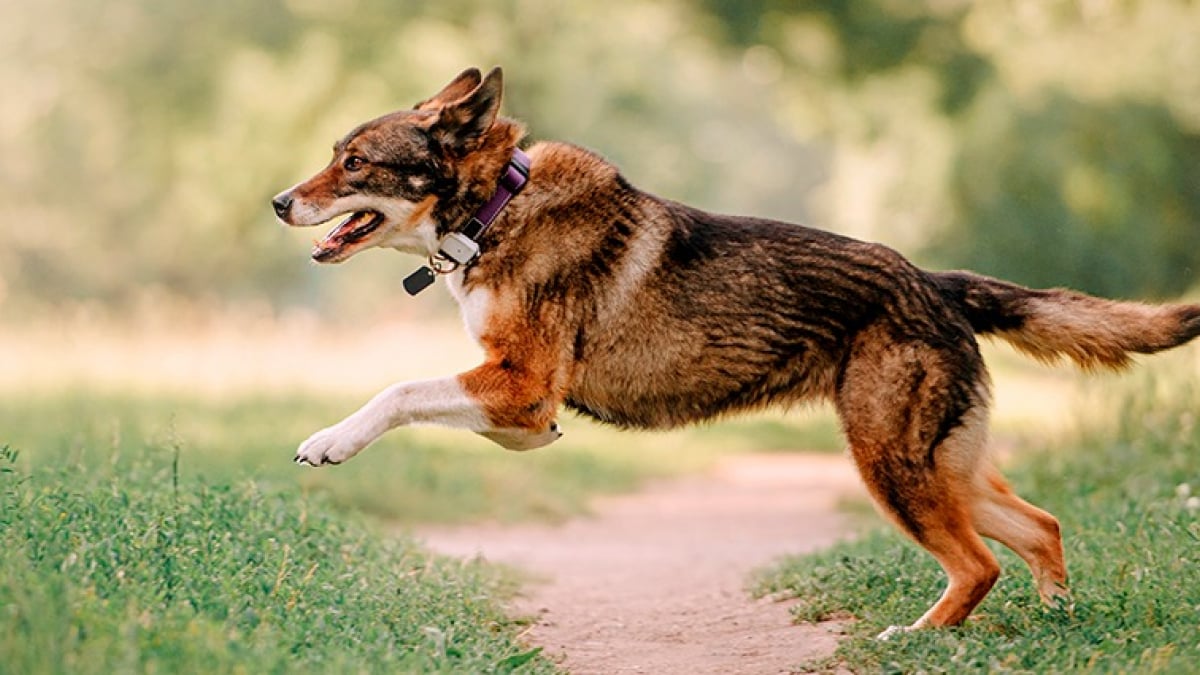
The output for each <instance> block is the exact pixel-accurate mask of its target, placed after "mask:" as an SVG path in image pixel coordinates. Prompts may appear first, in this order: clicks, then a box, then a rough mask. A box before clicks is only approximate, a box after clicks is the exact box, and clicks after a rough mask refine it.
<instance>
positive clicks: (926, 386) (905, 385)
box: [836, 332, 1000, 638]
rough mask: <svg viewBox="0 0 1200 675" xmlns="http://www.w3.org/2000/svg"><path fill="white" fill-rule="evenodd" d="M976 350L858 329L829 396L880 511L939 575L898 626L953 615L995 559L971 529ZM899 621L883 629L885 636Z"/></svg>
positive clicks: (960, 615)
mask: <svg viewBox="0 0 1200 675" xmlns="http://www.w3.org/2000/svg"><path fill="white" fill-rule="evenodd" d="M977 359H978V354H977V352H974V351H973V350H967V353H959V352H957V351H955V350H953V349H947V348H946V347H933V346H930V345H927V344H925V343H921V342H911V343H909V342H905V343H898V342H894V341H891V340H890V339H889V336H887V335H886V334H880V333H878V332H877V334H874V335H870V334H864V335H862V336H860V338H859V341H858V343H857V344H856V345H855V347H854V349H853V352H852V354H851V357H850V359H849V360H848V363H847V365H846V368H845V370H844V372H843V375H842V378H841V381H840V384H839V388H838V391H837V396H836V403H837V406H838V411H839V413H840V414H841V417H842V422H843V425H844V427H845V431H846V436H847V439H848V440H849V442H850V450H851V454H852V455H853V457H854V461H855V463H856V464H857V466H858V470H859V472H860V474H861V475H862V477H863V480H864V482H865V483H866V484H867V488H868V490H869V492H870V494H871V496H872V497H873V498H874V500H875V502H876V503H877V505H878V506H879V508H880V510H881V511H882V512H883V513H884V514H885V515H886V516H887V517H888V518H889V519H890V520H892V521H893V522H894V523H895V524H896V525H897V526H898V527H899V528H900V529H901V530H903V531H904V532H905V533H906V534H908V535H909V536H910V537H912V538H913V539H914V540H915V541H916V542H917V543H919V544H920V545H921V546H923V547H924V548H925V549H926V550H928V551H929V552H930V553H931V554H933V556H934V557H935V558H936V559H937V561H938V563H939V564H940V565H941V567H942V569H943V570H945V572H946V575H947V577H948V578H949V583H948V585H947V587H946V590H945V592H944V593H942V596H941V598H940V599H938V601H937V602H936V603H934V605H933V606H932V607H931V608H930V609H929V610H928V611H927V612H925V614H924V615H922V616H921V618H919V619H917V620H916V621H915V622H914V623H913V624H912V625H910V626H909V627H908V629H915V628H921V627H924V626H947V625H955V624H958V623H960V622H962V621H963V620H964V619H966V618H967V616H968V615H969V614H970V613H971V611H972V610H974V608H975V607H976V606H977V605H978V604H979V603H980V602H981V601H982V600H983V598H984V596H986V595H987V593H988V591H990V590H991V588H992V585H993V584H994V583H995V581H996V579H997V577H998V576H999V574H1000V566H999V563H997V562H996V558H995V556H993V555H992V553H991V551H989V550H988V548H987V546H986V545H985V544H984V543H983V539H982V538H981V537H980V536H979V533H978V532H977V531H976V525H975V522H974V519H973V516H972V491H971V486H972V485H973V483H974V480H973V478H974V475H975V473H976V472H977V471H978V469H979V467H980V466H982V465H983V461H984V457H983V455H984V443H985V440H986V435H987V434H986V424H987V389H986V375H985V374H984V373H983V370H982V361H976V360H977ZM900 630H906V629H904V628H898V627H893V628H891V629H889V630H888V631H885V633H884V634H882V635H881V636H880V637H881V638H885V637H887V636H889V635H891V634H892V633H894V632H896V631H900Z"/></svg>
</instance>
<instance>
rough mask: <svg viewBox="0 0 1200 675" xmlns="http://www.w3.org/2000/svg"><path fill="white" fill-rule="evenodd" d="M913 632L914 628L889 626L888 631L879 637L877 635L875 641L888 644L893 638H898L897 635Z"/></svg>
mask: <svg viewBox="0 0 1200 675" xmlns="http://www.w3.org/2000/svg"><path fill="white" fill-rule="evenodd" d="M911 630H913V628H912V627H911V626H888V627H887V630H885V631H883V632H882V633H880V634H879V635H876V636H875V639H876V640H879V641H881V642H886V641H888V640H891V639H892V638H894V637H896V636H897V635H901V634H903V633H907V632H909V631H911Z"/></svg>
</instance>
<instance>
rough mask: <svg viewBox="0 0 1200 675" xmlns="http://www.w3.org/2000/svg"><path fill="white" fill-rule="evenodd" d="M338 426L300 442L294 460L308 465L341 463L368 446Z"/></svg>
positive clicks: (323, 430)
mask: <svg viewBox="0 0 1200 675" xmlns="http://www.w3.org/2000/svg"><path fill="white" fill-rule="evenodd" d="M339 427H340V425H338V426H332V427H328V428H325V429H322V430H320V431H318V432H317V433H315V434H313V435H312V436H309V437H308V440H306V441H304V442H303V443H301V444H300V447H299V448H298V449H297V450H296V457H295V459H294V461H295V462H296V463H297V464H307V465H308V466H324V465H326V464H341V463H342V462H344V461H346V460H348V459H350V458H351V457H353V456H355V455H357V454H358V453H359V451H360V450H362V449H363V448H365V447H366V446H367V444H366V443H364V442H362V441H360V440H358V439H357V438H356V437H355V436H354V435H353V434H351V433H348V432H347V431H346V430H345V429H341V428H339Z"/></svg>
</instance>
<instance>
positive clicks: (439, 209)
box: [271, 68, 521, 263]
mask: <svg viewBox="0 0 1200 675" xmlns="http://www.w3.org/2000/svg"><path fill="white" fill-rule="evenodd" d="M502 90H503V77H502V73H501V71H500V69H499V68H494V69H493V70H492V71H491V72H489V73H488V74H487V76H486V77H483V76H482V75H481V74H480V72H479V70H477V69H475V68H471V69H468V70H465V71H463V72H462V73H461V74H460V75H459V76H458V77H456V78H454V80H453V81H452V82H450V84H448V85H446V86H445V87H444V88H443V89H442V90H441V91H440V92H438V93H437V94H436V95H435V96H433V97H432V98H429V99H427V100H425V101H422V102H420V103H418V104H417V105H416V107H415V108H414V109H412V110H403V111H399V112H394V113H391V114H389V115H385V116H383V117H380V118H378V119H375V120H372V121H370V122H367V123H366V124H363V125H361V126H359V127H358V128H357V129H355V130H353V131H351V132H350V133H349V134H347V135H346V137H345V138H343V139H342V140H340V141H338V142H337V143H336V144H335V145H334V147H333V160H332V161H331V162H330V163H329V165H328V166H326V167H325V168H324V169H323V170H322V171H321V172H319V173H318V174H317V175H315V176H313V177H312V178H309V179H308V180H306V181H304V182H303V183H300V184H299V185H296V186H295V187H292V188H290V189H288V190H285V191H283V192H282V193H280V194H279V195H277V196H276V197H275V198H274V200H272V202H271V203H272V206H273V207H274V209H275V214H276V215H277V216H278V217H279V219H280V220H281V221H283V222H284V223H285V224H287V225H291V226H294V227H309V226H313V225H320V224H322V223H325V222H328V221H330V220H332V219H334V218H338V217H341V216H348V217H347V218H345V219H344V220H342V221H341V222H340V223H339V224H338V225H337V226H335V227H334V228H333V229H332V230H331V231H330V232H329V234H327V235H326V236H325V238H324V239H322V240H320V241H319V242H317V243H316V245H315V246H314V248H313V251H312V258H313V260H316V261H317V262H322V263H333V262H342V261H344V260H346V259H347V258H349V257H350V256H352V255H354V254H355V253H358V252H359V251H362V250H364V249H368V248H372V247H377V246H382V247H390V248H396V249H400V250H403V251H409V252H412V253H418V254H421V255H428V254H429V253H432V252H433V251H435V250H436V249H437V246H438V241H439V239H440V238H441V236H442V235H443V234H445V232H446V230H447V229H448V228H451V227H453V226H454V225H455V224H456V223H457V220H460V219H464V218H465V217H466V216H465V215H464V214H468V215H469V211H470V206H469V205H470V204H471V203H474V201H476V200H479V198H478V195H480V194H482V195H483V196H482V199H481V200H479V201H482V200H486V199H487V196H488V193H489V192H490V189H494V187H495V183H494V180H495V175H498V173H499V171H500V170H501V168H499V167H502V166H503V163H504V162H506V161H507V157H508V154H509V153H511V149H512V147H513V146H514V145H515V144H516V141H517V140H518V139H519V138H520V134H521V130H520V127H519V125H517V124H516V123H514V122H511V121H508V120H503V122H502V123H498V118H497V113H498V111H499V108H500V97H501V93H502ZM496 162H498V164H497V165H496V168H494V170H493V169H492V167H491V164H493V163H496ZM489 176H490V177H489ZM489 182H490V187H489V186H488V183H489Z"/></svg>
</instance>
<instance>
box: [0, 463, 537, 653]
mask: <svg viewBox="0 0 1200 675" xmlns="http://www.w3.org/2000/svg"><path fill="white" fill-rule="evenodd" d="M14 454H15V453H14V451H12V450H9V449H8V448H7V447H4V448H3V449H2V450H0V570H2V574H0V654H3V661H4V666H3V668H0V670H3V671H4V672H8V673H72V674H86V673H118V672H159V673H213V672H228V673H233V672H244V673H284V672H286V673H304V672H311V673H328V672H340V673H351V672H422V673H430V672H455V673H459V672H480V673H486V672H491V673H503V672H512V671H514V670H520V671H521V672H529V673H549V672H553V671H554V667H553V666H552V665H551V664H550V663H549V662H548V661H546V660H545V659H544V658H542V657H541V656H540V655H539V654H538V653H537V652H536V651H531V650H529V649H528V648H527V647H525V646H522V645H521V644H520V643H519V642H518V641H517V640H516V637H515V635H516V632H517V630H518V627H517V626H514V625H513V624H512V623H511V622H510V621H509V620H508V619H507V618H506V617H505V616H504V615H503V614H502V613H501V611H500V609H499V604H498V600H497V598H498V596H502V595H503V592H504V584H503V583H502V581H503V580H502V579H500V578H499V577H498V576H497V575H496V574H495V573H494V572H493V571H491V570H489V569H487V568H485V567H483V566H481V565H478V564H472V563H462V562H458V561H451V560H448V559H440V558H435V557H432V556H430V555H428V554H426V553H424V552H422V551H420V550H419V549H417V548H415V547H414V546H413V545H412V544H411V543H410V542H408V541H405V540H397V539H394V538H385V537H381V536H379V535H378V533H376V532H373V531H372V530H371V529H370V528H368V527H366V526H364V525H363V524H361V523H358V522H356V521H355V519H353V518H350V517H348V516H347V515H346V514H342V513H337V512H335V511H333V510H331V508H330V505H329V504H328V503H327V502H326V500H324V499H320V498H305V497H303V496H300V495H298V494H296V493H295V492H292V493H282V492H277V491H272V490H266V489H263V488H262V487H260V486H257V485H255V484H254V483H252V482H237V483H224V482H213V483H210V482H208V481H205V480H201V479H197V478H196V477H194V476H190V475H188V474H187V473H184V474H183V475H180V474H179V473H177V468H178V465H177V464H176V462H175V455H174V453H173V451H172V450H170V449H155V448H153V447H144V448H143V452H142V453H141V456H140V457H138V458H137V459H131V458H125V459H122V460H119V461H117V462H116V468H118V469H119V470H117V471H113V472H103V473H104V475H101V474H98V473H92V472H89V470H88V467H87V466H86V465H81V464H74V465H71V466H69V467H67V468H57V469H43V470H37V471H34V472H32V473H27V472H25V471H23V470H21V469H20V468H18V467H19V463H17V462H15V461H14V457H13V455H14Z"/></svg>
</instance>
